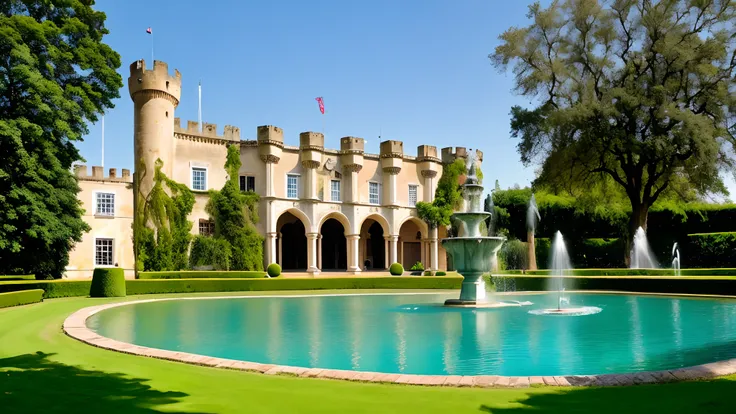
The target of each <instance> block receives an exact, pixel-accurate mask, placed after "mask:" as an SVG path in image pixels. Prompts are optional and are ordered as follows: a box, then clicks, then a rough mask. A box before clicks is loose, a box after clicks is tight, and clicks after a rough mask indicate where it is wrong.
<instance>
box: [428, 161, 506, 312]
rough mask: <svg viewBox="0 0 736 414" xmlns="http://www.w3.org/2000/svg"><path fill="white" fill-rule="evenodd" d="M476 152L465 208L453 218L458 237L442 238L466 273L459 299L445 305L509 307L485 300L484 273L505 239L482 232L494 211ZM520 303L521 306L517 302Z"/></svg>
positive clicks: (465, 192)
mask: <svg viewBox="0 0 736 414" xmlns="http://www.w3.org/2000/svg"><path fill="white" fill-rule="evenodd" d="M472 154H473V151H470V152H469V155H468V159H467V165H468V174H467V178H466V180H465V184H463V186H462V187H463V198H464V199H465V211H463V212H456V213H455V214H453V215H452V220H453V222H454V223H456V224H457V227H458V237H451V238H447V239H442V246H443V247H444V248H445V250H446V251H447V253H448V254H449V255H450V256H452V262H453V264H454V266H455V270H457V271H458V273H460V274H461V275H462V276H463V278H464V279H463V284H462V289H461V291H460V299H448V300H447V301H445V305H446V306H469V307H472V306H482V307H491V306H494V305H495V306H499V305H500V306H504V305H506V306H508V305H510V304H509V303H505V302H501V303H496V304H491V303H488V302H487V301H486V287H485V282H484V281H483V277H482V276H483V273H486V272H488V271H490V269H491V264H492V260H493V258H494V257H495V255H496V253H497V252H498V250H499V249H500V248H501V246H502V245H503V243H504V242H505V241H506V238H505V237H483V236H481V235H480V223H481V222H483V220H485V219H487V218H488V217H489V216H490V215H491V213H487V212H485V211H483V209H482V207H481V203H480V201H481V196H482V195H483V186H482V185H480V184H478V177H477V175H476V174H477V173H476V166H475V160H474V159H473V157H472ZM517 306H518V305H517Z"/></svg>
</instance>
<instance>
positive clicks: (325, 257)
mask: <svg viewBox="0 0 736 414" xmlns="http://www.w3.org/2000/svg"><path fill="white" fill-rule="evenodd" d="M319 233H320V235H321V236H322V243H321V247H322V252H321V256H322V270H323V271H325V270H347V268H348V250H347V246H348V244H347V239H346V238H345V227H343V225H342V223H340V222H339V221H338V220H336V219H334V218H329V219H327V220H325V222H324V223H322V227H320V230H319Z"/></svg>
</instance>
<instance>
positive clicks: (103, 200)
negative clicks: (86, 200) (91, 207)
mask: <svg viewBox="0 0 736 414" xmlns="http://www.w3.org/2000/svg"><path fill="white" fill-rule="evenodd" d="M95 215H97V216H114V215H115V194H113V193H95Z"/></svg>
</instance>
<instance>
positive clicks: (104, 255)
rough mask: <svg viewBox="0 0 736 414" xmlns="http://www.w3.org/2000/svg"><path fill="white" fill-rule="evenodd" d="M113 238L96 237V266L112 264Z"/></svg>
mask: <svg viewBox="0 0 736 414" xmlns="http://www.w3.org/2000/svg"><path fill="white" fill-rule="evenodd" d="M112 253H113V252H112V239H95V266H112V265H113V254H112Z"/></svg>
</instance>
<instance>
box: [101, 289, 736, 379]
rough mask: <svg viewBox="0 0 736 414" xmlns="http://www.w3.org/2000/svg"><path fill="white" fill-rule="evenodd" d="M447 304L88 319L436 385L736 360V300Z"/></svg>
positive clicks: (282, 301) (184, 310)
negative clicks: (442, 380) (448, 378)
mask: <svg viewBox="0 0 736 414" xmlns="http://www.w3.org/2000/svg"><path fill="white" fill-rule="evenodd" d="M449 297H451V296H448V295H437V294H414V295H407V294H396V295H344V296H342V295H339V296H310V297H255V298H227V299H197V300H166V301H157V302H148V303H137V304H131V305H126V306H120V307H116V308H111V309H108V310H105V311H102V312H100V313H98V314H95V315H94V316H92V317H91V318H90V319H88V321H87V324H88V326H89V328H90V329H92V330H94V331H95V332H97V333H98V334H100V335H102V336H106V337H109V338H113V339H116V340H119V341H125V342H130V343H134V344H137V345H142V346H147V347H153V348H161V349H167V350H173V351H184V352H190V353H195V354H202V355H208V356H215V357H221V358H229V359H239V360H245V361H254V362H261V363H272V364H280V365H292V366H299V367H318V368H331V369H352V370H359V371H373V372H385V373H406V374H425V375H431V374H435V375H509V376H517V375H519V376H536V375H574V374H577V375H592V374H605V373H623V372H635V371H649V370H661V369H673V368H679V367H685V366H692V365H698V364H702V363H707V362H713V361H717V360H723V359H729V358H734V357H736V301H733V300H726V299H696V298H674V297H656V296H633V295H605V294H599V295H594V294H572V295H570V303H571V306H572V305H574V306H595V307H598V308H601V312H599V313H596V314H592V315H586V316H560V315H538V314H534V313H530V311H531V310H534V309H541V308H545V307H551V306H556V305H555V304H556V301H557V296H556V295H549V294H545V295H526V296H523V295H514V296H513V297H510V296H505V297H504V299H514V300H522V301H523V300H528V301H531V302H533V305H531V306H527V307H510V308H502V309H482V310H481V309H452V308H444V307H441V306H439V305H438V304H440V303H443V302H444V300H445V299H448V298H449Z"/></svg>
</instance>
